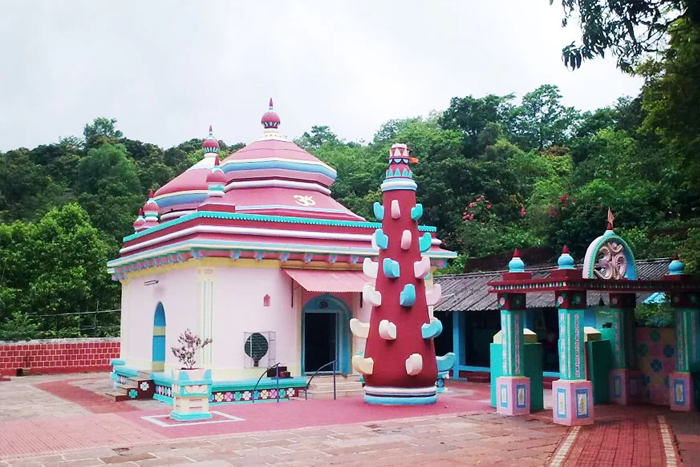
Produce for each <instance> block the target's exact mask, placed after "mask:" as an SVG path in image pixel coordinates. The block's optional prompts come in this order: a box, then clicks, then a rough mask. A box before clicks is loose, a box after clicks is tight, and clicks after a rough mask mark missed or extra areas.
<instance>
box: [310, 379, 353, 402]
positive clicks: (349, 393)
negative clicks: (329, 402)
mask: <svg viewBox="0 0 700 467" xmlns="http://www.w3.org/2000/svg"><path fill="white" fill-rule="evenodd" d="M335 383H336V396H337V397H339V398H340V397H360V396H362V395H364V393H365V391H364V389H363V388H362V383H360V375H347V376H345V375H336V379H335ZM309 399H333V375H330V376H327V375H323V376H316V377H315V378H314V379H313V381H312V382H311V385H310V386H309Z"/></svg>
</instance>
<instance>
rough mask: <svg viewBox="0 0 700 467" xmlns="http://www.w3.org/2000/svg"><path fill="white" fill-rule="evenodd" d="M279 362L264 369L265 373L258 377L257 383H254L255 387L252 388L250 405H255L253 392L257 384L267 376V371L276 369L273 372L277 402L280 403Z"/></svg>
mask: <svg viewBox="0 0 700 467" xmlns="http://www.w3.org/2000/svg"><path fill="white" fill-rule="evenodd" d="M279 366H280V362H277V363H275V364H274V365H272V366H271V367H268V368H265V371H264V372H263V374H261V375H260V378H258V381H257V382H256V383H255V386H254V387H253V394H251V396H252V397H253V398H252V399H251V401H252V403H253V404H255V391H256V389H258V384H260V380H261V379H262V378H263V376H265V375H266V374H267V372H268V371H270V370H271V369H273V368H276V371H275V378H276V379H277V402H278V403H279V401H280V368H279Z"/></svg>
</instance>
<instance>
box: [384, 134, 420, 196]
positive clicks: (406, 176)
mask: <svg viewBox="0 0 700 467" xmlns="http://www.w3.org/2000/svg"><path fill="white" fill-rule="evenodd" d="M409 153H410V150H409V149H408V146H406V145H405V144H399V143H397V144H393V145H392V146H391V149H390V150H389V168H388V169H387V170H386V176H385V178H384V183H382V191H393V190H413V191H415V190H416V188H417V186H416V182H415V181H413V171H412V170H411V167H410V164H411V163H415V162H417V159H415V158H413V157H411V156H410V154H409Z"/></svg>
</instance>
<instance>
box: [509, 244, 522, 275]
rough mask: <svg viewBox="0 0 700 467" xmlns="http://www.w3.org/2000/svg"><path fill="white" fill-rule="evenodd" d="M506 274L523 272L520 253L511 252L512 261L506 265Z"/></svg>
mask: <svg viewBox="0 0 700 467" xmlns="http://www.w3.org/2000/svg"><path fill="white" fill-rule="evenodd" d="M508 272H525V263H524V262H523V260H522V259H520V251H518V250H517V249H516V250H515V251H513V259H511V260H510V262H509V263H508Z"/></svg>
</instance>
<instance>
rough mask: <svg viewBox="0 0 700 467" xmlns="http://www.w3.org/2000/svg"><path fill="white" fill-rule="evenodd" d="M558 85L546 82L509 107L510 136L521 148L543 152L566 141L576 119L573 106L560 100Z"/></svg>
mask: <svg viewBox="0 0 700 467" xmlns="http://www.w3.org/2000/svg"><path fill="white" fill-rule="evenodd" d="M561 98H562V96H561V94H560V93H559V88H558V87H557V86H554V85H551V84H545V85H543V86H540V87H539V88H537V89H535V90H534V91H532V92H529V93H527V94H525V96H523V99H522V102H521V103H520V105H519V106H517V107H515V108H514V109H512V119H513V123H512V130H511V134H512V138H513V140H514V142H515V143H516V144H517V145H518V146H520V148H521V149H523V150H525V151H529V150H531V149H535V150H538V151H542V150H544V149H546V148H548V147H550V146H552V145H562V144H565V143H566V142H567V141H568V138H569V134H570V131H571V130H572V129H573V126H574V124H575V122H576V120H577V118H578V113H577V112H576V110H575V109H574V108H573V107H565V106H564V105H563V104H562V103H561Z"/></svg>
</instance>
